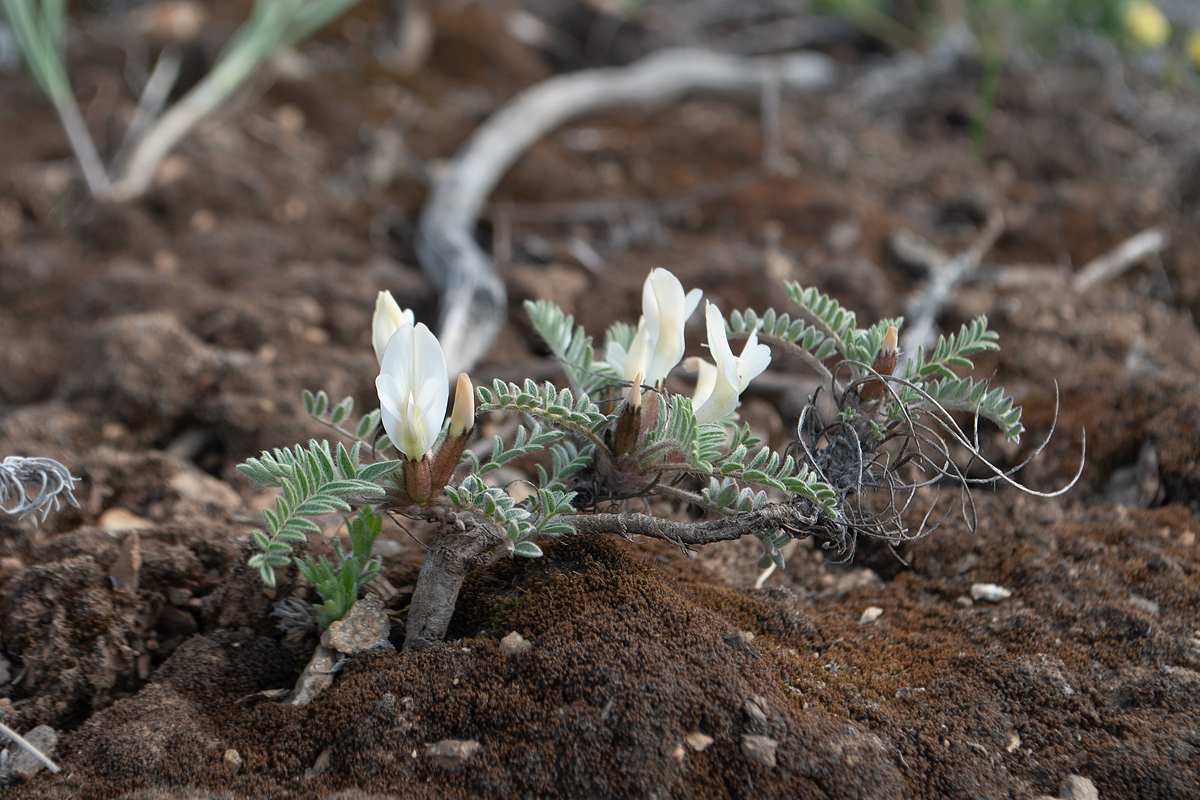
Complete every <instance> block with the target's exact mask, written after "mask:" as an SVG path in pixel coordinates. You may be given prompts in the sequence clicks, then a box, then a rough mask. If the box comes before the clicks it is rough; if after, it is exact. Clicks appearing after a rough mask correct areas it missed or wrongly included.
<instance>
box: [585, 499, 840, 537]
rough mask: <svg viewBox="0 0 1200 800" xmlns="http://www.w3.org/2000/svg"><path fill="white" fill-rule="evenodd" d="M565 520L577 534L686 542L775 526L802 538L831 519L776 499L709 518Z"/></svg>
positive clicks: (817, 531) (635, 516)
mask: <svg viewBox="0 0 1200 800" xmlns="http://www.w3.org/2000/svg"><path fill="white" fill-rule="evenodd" d="M562 520H563V521H564V522H569V523H570V524H571V525H572V526H573V527H574V528H575V532H576V533H577V534H591V535H596V534H610V533H611V534H618V535H620V536H646V537H648V538H651V539H662V540H663V541H665V542H672V543H674V544H683V545H702V544H709V543H711V542H723V541H729V540H731V539H740V538H742V537H743V536H750V535H753V534H757V533H762V532H763V531H765V530H772V529H779V530H783V531H786V532H787V533H789V534H790V535H792V536H795V537H797V538H801V537H804V536H811V535H820V534H821V533H823V532H824V531H825V530H826V529H827V527H828V525H829V523H830V522H831V521H829V520H822V518H821V515H820V514H819V513H818V512H817V511H816V510H814V509H813V508H812V507H811V506H810V504H808V503H803V504H793V503H776V504H773V505H769V506H766V507H765V508H763V509H761V510H760V511H755V512H753V513H750V514H738V515H736V516H732V517H722V518H719V519H714V520H709V521H708V522H675V521H673V520H669V519H661V518H659V517H651V516H648V515H646V514H576V515H574V516H570V517H563V518H562Z"/></svg>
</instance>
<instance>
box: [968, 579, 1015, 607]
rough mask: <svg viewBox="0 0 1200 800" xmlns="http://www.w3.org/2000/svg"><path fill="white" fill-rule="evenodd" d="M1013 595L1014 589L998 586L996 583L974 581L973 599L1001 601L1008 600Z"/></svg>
mask: <svg viewBox="0 0 1200 800" xmlns="http://www.w3.org/2000/svg"><path fill="white" fill-rule="evenodd" d="M1010 597H1012V590H1011V589H1005V588H1004V587H1003V586H997V585H996V584H994V583H972V584H971V598H972V599H973V600H987V601H988V602H989V603H999V602H1000V601H1001V600H1007V599H1008V598H1010Z"/></svg>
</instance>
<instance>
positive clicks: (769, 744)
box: [742, 733, 779, 768]
mask: <svg viewBox="0 0 1200 800" xmlns="http://www.w3.org/2000/svg"><path fill="white" fill-rule="evenodd" d="M778 749H779V742H777V741H775V740H774V739H772V738H771V737H769V736H755V735H754V734H751V733H744V734H742V755H744V756H745V757H746V758H747V760H749V761H753V762H754V763H755V764H762V765H763V766H764V767H772V768H773V767H774V766H775V751H776V750H778Z"/></svg>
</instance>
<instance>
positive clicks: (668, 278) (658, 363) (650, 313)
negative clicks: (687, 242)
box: [642, 268, 703, 385]
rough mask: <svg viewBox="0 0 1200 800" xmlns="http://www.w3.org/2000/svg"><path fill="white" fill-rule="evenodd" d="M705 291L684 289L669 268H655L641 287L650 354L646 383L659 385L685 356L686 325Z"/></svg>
mask: <svg viewBox="0 0 1200 800" xmlns="http://www.w3.org/2000/svg"><path fill="white" fill-rule="evenodd" d="M702 294H703V292H701V291H700V290H699V289H693V290H692V292H691V293H689V294H688V295H686V296H685V295H684V293H683V284H681V283H680V282H679V279H678V278H676V277H675V276H674V275H673V274H672V273H671V272H670V271H669V270H665V269H662V268H659V269H655V270H653V271H652V272H651V273H650V276H649V277H648V278H646V283H645V285H644V286H643V289H642V311H643V313H644V315H645V318H646V329H647V331H648V333H649V339H650V342H649V344H650V349H651V354H650V358H649V361H648V363H647V364H646V383H648V384H651V385H658V384H660V383H662V382H663V381H664V380H666V377H667V375H668V374H669V373H670V372H671V370H672V369H674V368H675V365H676V364H678V363H679V359H681V358H683V353H684V350H685V349H686V344H685V342H684V325H685V324H686V323H687V320H688V317H690V316H691V315H692V312H693V311H695V309H696V305H697V304H698V303H699V302H700V296H701V295H702Z"/></svg>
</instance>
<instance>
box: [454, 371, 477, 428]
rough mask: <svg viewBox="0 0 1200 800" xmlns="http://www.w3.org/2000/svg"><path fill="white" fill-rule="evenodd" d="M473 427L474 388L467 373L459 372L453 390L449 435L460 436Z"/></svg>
mask: <svg viewBox="0 0 1200 800" xmlns="http://www.w3.org/2000/svg"><path fill="white" fill-rule="evenodd" d="M474 427H475V387H474V386H472V385H471V379H470V378H468V377H467V373H465V372H460V373H459V375H458V384H457V385H456V386H455V388H454V410H453V411H452V412H450V435H451V436H452V437H454V436H462V435H463V434H464V433H466V432H467V431H469V430H471V429H472V428H474Z"/></svg>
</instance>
